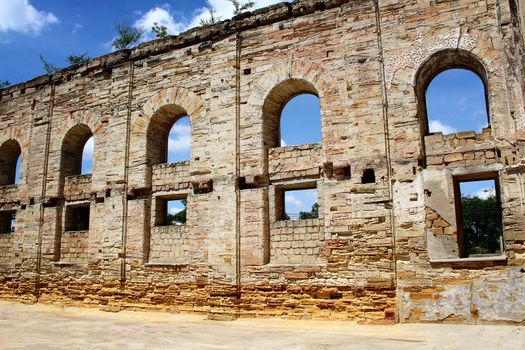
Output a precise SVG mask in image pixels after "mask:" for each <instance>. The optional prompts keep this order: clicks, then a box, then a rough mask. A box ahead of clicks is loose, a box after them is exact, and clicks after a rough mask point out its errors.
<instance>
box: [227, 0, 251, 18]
mask: <svg viewBox="0 0 525 350" xmlns="http://www.w3.org/2000/svg"><path fill="white" fill-rule="evenodd" d="M229 1H230V2H231V3H232V4H233V6H234V7H235V9H234V10H233V15H234V16H237V15H240V14H241V13H243V12H244V11H247V10H249V9H251V8H252V7H254V6H255V2H254V1H246V2H244V3H241V2H240V1H239V0H229Z"/></svg>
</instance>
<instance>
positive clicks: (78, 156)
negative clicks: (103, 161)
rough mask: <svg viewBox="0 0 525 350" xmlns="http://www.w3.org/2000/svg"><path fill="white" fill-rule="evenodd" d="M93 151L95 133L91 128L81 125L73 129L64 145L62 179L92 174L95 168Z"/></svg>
mask: <svg viewBox="0 0 525 350" xmlns="http://www.w3.org/2000/svg"><path fill="white" fill-rule="evenodd" d="M93 150H94V140H93V133H92V132H91V130H90V129H89V127H88V126H87V125H84V124H79V125H76V126H74V127H73V128H71V129H70V130H69V131H68V133H67V134H66V137H65V138H64V142H63V143H62V161H61V171H62V177H63V178H65V177H68V176H73V175H85V174H90V173H91V172H92V167H93ZM84 161H85V162H84Z"/></svg>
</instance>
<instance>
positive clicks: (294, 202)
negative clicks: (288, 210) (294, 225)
mask: <svg viewBox="0 0 525 350" xmlns="http://www.w3.org/2000/svg"><path fill="white" fill-rule="evenodd" d="M284 201H285V203H286V204H290V205H292V206H294V207H296V208H304V203H303V202H302V201H301V200H299V199H297V198H296V197H295V196H294V195H293V194H288V193H287V194H286V195H285V200H284Z"/></svg>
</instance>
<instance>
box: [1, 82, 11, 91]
mask: <svg viewBox="0 0 525 350" xmlns="http://www.w3.org/2000/svg"><path fill="white" fill-rule="evenodd" d="M9 85H11V83H10V82H9V80H0V89H5V88H6V87H8V86H9Z"/></svg>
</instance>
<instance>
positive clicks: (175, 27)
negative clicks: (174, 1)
mask: <svg viewBox="0 0 525 350" xmlns="http://www.w3.org/2000/svg"><path fill="white" fill-rule="evenodd" d="M154 23H157V24H158V25H159V26H164V27H166V29H167V31H168V34H178V33H180V32H181V31H183V30H184V29H185V25H184V24H183V23H181V22H177V21H176V20H175V18H174V17H173V14H172V13H171V12H170V6H169V5H168V4H164V5H161V6H156V7H154V8H152V9H151V10H149V11H148V12H146V13H145V14H143V15H142V17H140V18H139V19H138V20H137V21H136V22H135V27H137V28H140V29H142V30H143V31H144V33H145V35H144V37H143V40H152V39H154V38H155V34H154V33H153V32H152V31H151V28H152V27H153V25H154Z"/></svg>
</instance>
